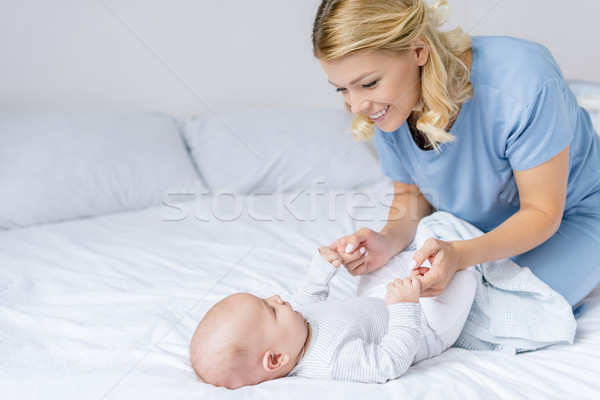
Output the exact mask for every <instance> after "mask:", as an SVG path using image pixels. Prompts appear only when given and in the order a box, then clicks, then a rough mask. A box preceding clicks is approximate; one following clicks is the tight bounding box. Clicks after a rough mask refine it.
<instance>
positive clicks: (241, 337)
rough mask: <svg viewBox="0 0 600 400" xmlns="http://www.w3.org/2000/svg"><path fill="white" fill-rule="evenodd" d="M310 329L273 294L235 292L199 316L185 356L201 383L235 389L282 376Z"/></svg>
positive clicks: (290, 367) (286, 371)
mask: <svg viewBox="0 0 600 400" xmlns="http://www.w3.org/2000/svg"><path fill="white" fill-rule="evenodd" d="M308 333H309V327H308V324H307V322H306V320H305V319H304V317H303V316H302V314H300V313H299V312H297V311H294V310H293V309H292V307H291V306H290V304H289V303H287V302H284V301H283V300H281V297H279V296H278V295H274V296H271V297H269V298H266V299H261V298H259V297H256V296H254V295H252V294H249V293H236V294H232V295H231V296H228V297H225V298H224V299H223V300H221V301H219V302H218V303H217V304H215V305H214V306H213V307H212V308H211V309H210V310H208V312H207V313H206V315H205V316H204V318H202V320H201V321H200V323H199V324H198V327H197V328H196V332H194V337H193V338H192V342H191V344H190V360H191V362H192V366H193V367H194V371H196V374H198V376H199V377H200V379H202V380H203V381H204V382H206V383H211V384H213V385H216V386H224V387H226V388H229V389H236V388H239V387H242V386H246V385H255V384H258V383H260V382H264V381H266V380H270V379H275V378H279V377H282V376H286V375H287V374H288V373H289V372H290V371H291V370H292V368H294V366H295V365H296V364H297V363H298V361H299V360H300V357H301V355H302V351H303V349H304V347H305V345H306V344H307V343H306V342H307V339H308Z"/></svg>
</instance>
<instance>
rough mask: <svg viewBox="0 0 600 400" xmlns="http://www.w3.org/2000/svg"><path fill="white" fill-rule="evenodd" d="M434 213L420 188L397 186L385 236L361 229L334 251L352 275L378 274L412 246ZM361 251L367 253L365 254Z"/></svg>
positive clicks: (340, 240) (337, 241)
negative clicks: (425, 219) (423, 220)
mask: <svg viewBox="0 0 600 400" xmlns="http://www.w3.org/2000/svg"><path fill="white" fill-rule="evenodd" d="M431 211H432V208H431V205H430V204H429V203H428V202H427V200H426V199H425V196H423V194H422V193H421V191H420V190H419V188H418V187H417V185H408V184H404V183H399V182H395V183H394V199H393V200H392V204H391V207H390V211H389V214H388V222H387V223H386V224H385V226H384V227H383V228H382V230H381V232H375V231H372V230H371V229H369V228H360V229H359V230H358V231H356V232H355V233H353V234H351V235H348V236H344V237H341V238H339V239H337V240H336V241H334V242H333V243H332V244H331V245H330V247H331V248H332V249H334V250H335V251H337V252H338V254H339V255H340V256H341V257H342V259H343V260H344V266H345V267H346V269H348V271H349V272H350V273H351V274H352V275H362V274H365V273H367V272H371V271H374V270H376V269H378V268H380V267H381V266H383V265H384V264H385V263H386V262H388V261H389V260H390V258H392V257H393V256H395V255H396V254H398V253H399V252H400V251H402V250H403V249H404V248H405V247H406V246H408V244H409V243H410V242H411V241H412V240H413V238H414V236H415V232H416V230H417V225H418V224H419V221H420V220H421V218H423V217H425V216H427V215H429V214H431ZM361 249H364V250H362V252H361ZM365 250H366V252H365V254H363V252H364V251H365Z"/></svg>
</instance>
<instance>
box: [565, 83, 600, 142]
mask: <svg viewBox="0 0 600 400" xmlns="http://www.w3.org/2000/svg"><path fill="white" fill-rule="evenodd" d="M569 87H570V88H571V90H572V91H573V93H574V94H575V96H577V101H578V103H579V105H580V106H581V107H583V108H585V109H586V110H587V112H588V113H589V114H590V119H591V120H592V124H593V125H594V128H595V129H596V133H598V134H599V135H600V83H592V82H586V81H570V82H569Z"/></svg>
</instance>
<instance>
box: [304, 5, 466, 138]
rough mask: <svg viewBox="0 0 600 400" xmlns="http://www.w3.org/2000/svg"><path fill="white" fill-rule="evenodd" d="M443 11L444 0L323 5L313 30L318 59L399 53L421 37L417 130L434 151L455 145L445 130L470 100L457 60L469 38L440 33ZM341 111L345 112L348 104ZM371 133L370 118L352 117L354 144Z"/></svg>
mask: <svg viewBox="0 0 600 400" xmlns="http://www.w3.org/2000/svg"><path fill="white" fill-rule="evenodd" d="M448 12H449V11H448V3H447V1H445V0H441V1H438V2H436V3H435V4H434V5H432V6H429V5H427V4H426V3H425V2H424V1H423V0H376V1H373V0H323V1H322V2H321V5H320V6H319V9H318V11H317V15H316V17H315V22H314V25H313V33H312V41H313V53H314V55H315V57H316V58H318V59H322V60H333V59H337V58H340V57H344V56H347V55H349V54H353V53H357V52H360V51H366V50H370V51H387V52H393V53H403V52H406V51H408V50H410V49H411V45H412V44H413V42H414V41H415V39H418V38H422V39H423V40H424V41H425V42H426V43H427V46H428V48H429V58H428V60H427V63H426V64H425V65H424V66H423V67H421V99H422V102H423V108H422V110H421V116H420V118H419V119H418V121H417V123H416V126H417V129H419V131H421V132H423V133H424V134H425V136H426V138H427V140H428V142H429V143H430V145H431V146H432V147H433V148H434V149H437V148H438V145H439V144H440V143H445V142H449V141H453V140H454V136H452V135H451V134H449V133H448V132H447V131H446V127H447V126H448V124H449V122H450V121H451V120H452V119H453V118H455V117H456V115H457V114H458V111H459V110H460V105H461V104H462V103H463V102H464V101H466V100H467V99H469V98H471V97H473V88H472V87H471V83H470V82H469V75H470V73H469V68H468V67H467V66H466V65H465V64H464V63H463V61H462V60H461V58H460V57H461V56H462V55H463V54H465V53H466V52H467V51H468V50H469V49H470V47H471V38H470V36H469V35H468V34H467V33H465V32H463V31H462V29H460V28H457V29H454V30H451V31H448V32H442V31H440V30H439V27H440V26H441V25H443V24H444V22H446V18H447V16H448ZM346 109H347V110H348V111H350V105H349V104H348V103H346ZM374 131H375V123H374V122H373V121H372V120H371V118H369V117H368V116H366V115H363V114H358V115H356V116H355V117H354V120H353V122H352V133H353V136H354V139H355V140H367V139H368V138H370V137H371V136H372V135H373V133H374Z"/></svg>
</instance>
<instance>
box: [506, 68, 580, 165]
mask: <svg viewBox="0 0 600 400" xmlns="http://www.w3.org/2000/svg"><path fill="white" fill-rule="evenodd" d="M565 85H566V84H565V83H564V82H563V81H561V80H560V79H549V80H547V81H546V82H544V84H543V85H542V86H541V88H540V90H539V91H538V93H537V95H536V96H535V98H534V99H533V101H532V102H531V103H530V104H529V105H527V106H526V108H525V109H524V112H523V116H522V118H521V122H520V124H519V125H518V126H517V128H516V129H515V130H514V131H513V132H511V133H510V135H509V136H508V138H507V141H506V153H505V154H506V157H507V159H508V161H509V163H510V165H511V168H512V169H513V170H516V171H521V170H525V169H529V168H533V167H535V166H538V165H540V164H542V163H544V162H546V161H548V160H550V159H551V158H552V157H554V156H555V155H557V154H558V153H560V152H561V151H562V150H564V149H565V148H566V147H567V146H568V145H569V143H570V142H571V139H572V138H573V131H572V128H571V124H570V121H569V115H568V111H567V105H566V103H565V92H564V91H565Z"/></svg>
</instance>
